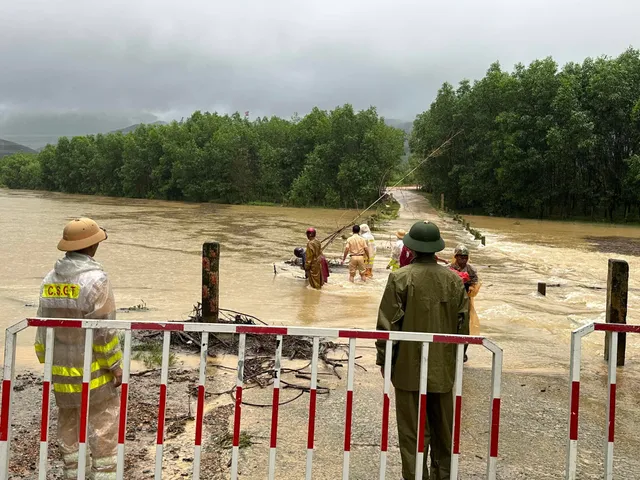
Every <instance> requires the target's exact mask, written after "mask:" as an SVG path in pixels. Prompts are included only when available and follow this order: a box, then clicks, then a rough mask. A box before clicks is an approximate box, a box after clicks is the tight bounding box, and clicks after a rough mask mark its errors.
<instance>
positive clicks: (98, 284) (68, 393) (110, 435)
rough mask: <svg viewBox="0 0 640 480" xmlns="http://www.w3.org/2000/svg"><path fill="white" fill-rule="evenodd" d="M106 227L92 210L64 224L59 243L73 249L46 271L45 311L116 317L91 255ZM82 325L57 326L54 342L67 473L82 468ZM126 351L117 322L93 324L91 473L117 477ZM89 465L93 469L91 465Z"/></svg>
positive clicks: (41, 334) (99, 478)
mask: <svg viewBox="0 0 640 480" xmlns="http://www.w3.org/2000/svg"><path fill="white" fill-rule="evenodd" d="M106 239H107V232H106V231H105V230H104V229H102V228H100V227H99V226H98V224H97V223H96V222H94V221H93V220H91V219H90V218H79V219H77V220H73V221H72V222H70V223H68V224H67V226H66V227H64V232H63V236H62V240H60V242H59V243H58V250H62V251H63V252H67V253H66V255H65V256H64V257H63V258H61V259H60V260H58V261H57V263H56V265H55V268H54V269H53V270H51V272H49V274H47V276H46V277H45V278H44V281H43V282H42V286H41V288H40V304H39V307H38V316H39V317H50V318H80V319H83V318H87V319H100V320H114V319H115V317H116V304H115V299H114V296H113V290H112V288H111V283H110V282H109V278H108V277H107V274H106V273H105V272H104V271H103V269H102V265H100V264H99V263H98V262H96V261H95V260H94V259H93V257H94V256H95V254H96V251H97V250H98V244H99V243H100V242H102V241H104V240H106ZM85 332H86V330H84V329H82V328H55V329H54V335H55V339H54V349H53V367H52V373H53V392H54V395H55V399H56V405H57V406H58V442H59V444H60V453H62V461H63V470H64V475H63V476H64V478H76V477H77V475H78V451H79V443H78V441H79V431H80V425H82V424H83V420H81V419H80V407H81V392H82V370H83V368H84V343H85V342H84V339H85ZM46 335H47V329H46V328H44V327H38V330H37V332H36V341H35V349H36V354H37V356H38V360H39V361H40V363H44V361H45V342H46ZM121 359H122V352H121V350H120V342H119V341H118V337H117V335H116V331H115V330H111V329H106V328H97V329H95V330H94V331H93V354H92V359H91V382H90V384H89V385H90V387H89V388H90V390H91V392H90V395H89V402H90V405H89V419H88V420H89V447H90V451H91V461H89V449H87V463H86V466H87V472H86V475H87V478H89V475H91V477H90V478H93V479H95V480H112V479H113V480H115V479H116V465H117V458H116V454H117V448H118V417H119V413H120V397H119V396H118V394H117V391H116V388H117V387H119V386H120V385H121V383H122V369H121V368H120V364H121V362H122V360H121ZM89 468H91V472H89V471H88V470H89Z"/></svg>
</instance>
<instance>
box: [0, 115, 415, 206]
mask: <svg viewBox="0 0 640 480" xmlns="http://www.w3.org/2000/svg"><path fill="white" fill-rule="evenodd" d="M403 142H404V132H403V131H402V130H399V129H396V128H393V127H390V126H387V125H385V123H384V119H383V118H382V117H380V116H378V113H377V112H376V109H375V108H373V107H371V108H369V109H367V110H362V111H359V112H355V111H354V109H353V107H352V106H351V105H344V106H342V107H338V108H336V109H335V110H333V111H330V112H327V111H323V110H320V109H318V108H314V109H313V110H312V111H311V112H310V113H309V114H308V115H306V116H305V117H304V118H300V117H298V116H297V115H296V116H294V118H292V119H291V120H284V119H282V118H278V117H271V118H266V117H265V118H258V119H257V120H255V121H249V120H247V119H245V118H242V117H241V116H240V115H239V114H237V113H236V114H234V115H218V114H216V113H201V112H195V113H194V114H193V115H192V116H191V117H190V118H189V119H187V120H186V121H184V122H182V123H178V122H173V123H171V124H168V125H153V126H148V125H142V126H140V127H139V128H137V129H136V130H135V131H133V132H131V133H128V134H122V133H109V134H104V135H102V134H98V135H87V136H79V137H73V138H71V139H69V138H66V137H62V138H60V139H59V140H58V143H57V145H48V146H47V147H45V148H44V150H42V151H41V152H40V153H39V154H37V155H29V154H16V155H11V156H8V157H4V158H2V159H0V184H2V185H4V186H6V187H8V188H24V189H44V190H51V191H59V192H66V193H80V194H91V195H107V196H118V197H136V198H153V199H166V200H186V201H195V202H207V201H211V202H220V203H249V202H269V203H288V204H292V205H299V206H312V205H319V206H327V207H353V206H355V204H356V202H358V203H359V205H362V204H363V203H366V202H372V201H374V200H375V199H376V198H377V197H378V195H379V190H380V186H381V185H383V186H384V184H385V183H384V181H385V178H387V177H389V176H390V175H392V174H393V172H394V170H396V169H397V168H398V167H399V165H400V159H401V156H402V155H403Z"/></svg>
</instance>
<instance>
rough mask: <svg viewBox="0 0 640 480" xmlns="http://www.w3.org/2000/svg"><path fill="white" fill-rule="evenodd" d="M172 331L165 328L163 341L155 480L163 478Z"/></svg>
mask: <svg viewBox="0 0 640 480" xmlns="http://www.w3.org/2000/svg"><path fill="white" fill-rule="evenodd" d="M170 345H171V332H170V331H169V330H165V332H164V339H163V341H162V367H161V370H160V397H159V399H158V432H157V433H158V435H157V438H156V473H155V480H162V454H163V451H164V422H165V417H166V410H167V383H168V382H169V356H170V352H169V347H170Z"/></svg>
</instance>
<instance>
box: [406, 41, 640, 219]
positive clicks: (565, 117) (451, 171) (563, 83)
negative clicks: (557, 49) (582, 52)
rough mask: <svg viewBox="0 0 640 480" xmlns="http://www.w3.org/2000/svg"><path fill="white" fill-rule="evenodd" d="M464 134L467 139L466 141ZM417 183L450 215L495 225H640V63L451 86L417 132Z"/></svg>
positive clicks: (628, 56) (629, 54) (629, 60)
mask: <svg viewBox="0 0 640 480" xmlns="http://www.w3.org/2000/svg"><path fill="white" fill-rule="evenodd" d="M460 131H461V132H460ZM456 132H460V133H459V134H458V135H457V136H456V137H455V138H454V139H453V141H452V142H451V146H450V147H449V148H448V149H446V150H445V152H444V153H443V154H442V155H440V156H438V157H437V158H434V159H432V160H429V161H428V162H425V163H424V164H423V166H421V168H420V169H418V171H417V172H416V179H417V181H418V182H420V183H421V184H422V185H424V187H425V188H426V189H427V190H428V191H430V192H432V193H433V194H435V195H438V196H439V194H440V193H444V194H445V197H446V202H447V206H448V207H450V208H455V209H468V210H473V211H478V212H484V213H488V214H493V215H525V216H536V217H541V218H542V217H560V218H567V217H583V218H605V219H608V220H623V219H624V220H637V219H638V214H639V213H638V207H639V206H640V53H639V52H638V50H633V49H629V50H627V51H626V52H624V53H623V54H622V55H620V56H619V57H617V58H609V57H602V58H597V59H591V58H588V59H586V60H585V61H584V62H583V63H582V64H578V63H568V64H567V65H565V66H564V67H563V68H562V69H559V67H558V65H557V63H556V62H555V61H554V60H553V59H551V58H546V59H544V60H537V61H534V62H533V63H531V64H530V65H529V66H528V67H525V66H524V65H521V64H519V65H516V66H515V68H514V69H513V72H511V73H509V72H505V71H503V70H502V69H501V67H500V65H499V64H498V63H495V64H493V65H491V67H490V68H489V70H488V71H487V74H486V76H485V77H484V78H483V79H482V80H479V81H476V82H474V83H473V84H472V83H471V82H469V81H467V80H464V81H462V82H460V84H459V85H458V87H457V88H454V87H453V86H452V85H450V84H448V83H445V84H444V85H443V86H442V88H441V89H440V90H439V92H438V95H437V98H436V99H435V101H434V102H433V103H432V104H431V107H430V108H429V110H427V111H426V112H424V113H422V114H420V115H419V116H418V117H417V119H416V121H415V122H414V128H413V133H412V136H411V140H410V145H411V149H412V151H413V154H414V157H413V159H412V161H413V162H414V164H416V163H417V162H419V161H420V159H422V158H424V157H425V156H426V155H427V154H428V153H429V152H431V151H432V150H433V149H434V148H436V147H437V146H439V145H440V144H441V143H442V142H444V141H445V140H446V139H447V138H450V137H451V136H453V135H454V134H455V133H456Z"/></svg>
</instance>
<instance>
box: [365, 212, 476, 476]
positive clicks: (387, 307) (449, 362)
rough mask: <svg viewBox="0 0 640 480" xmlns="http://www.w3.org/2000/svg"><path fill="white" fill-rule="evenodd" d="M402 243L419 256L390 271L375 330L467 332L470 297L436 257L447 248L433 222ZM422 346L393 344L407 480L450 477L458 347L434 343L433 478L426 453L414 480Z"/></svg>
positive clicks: (430, 392) (428, 441)
mask: <svg viewBox="0 0 640 480" xmlns="http://www.w3.org/2000/svg"><path fill="white" fill-rule="evenodd" d="M403 242H404V244H405V245H406V246H407V248H409V249H410V250H411V251H412V252H414V254H415V258H414V260H413V261H412V263H411V264H410V265H407V266H406V267H403V268H400V269H399V270H397V271H395V272H391V273H390V274H389V280H388V281H387V286H386V288H385V291H384V294H383V296H382V301H381V302H380V309H379V311H378V324H377V327H376V328H377V329H378V330H385V331H392V330H393V331H402V332H424V333H443V334H462V335H468V334H469V317H468V315H469V298H468V297H467V293H466V292H465V290H464V285H463V284H462V282H461V281H460V278H459V277H458V275H456V274H455V273H454V272H452V271H451V270H449V269H448V268H442V267H441V266H439V265H438V263H437V261H436V256H435V254H436V252H439V251H441V250H443V249H444V241H443V240H442V238H441V236H440V230H439V229H438V227H437V226H436V225H435V224H433V223H429V222H418V223H415V224H414V225H413V226H412V227H411V230H409V233H408V234H406V235H405V237H404V239H403ZM376 348H377V357H376V364H377V365H379V366H380V369H381V372H382V374H383V375H384V361H385V350H386V340H377V341H376ZM421 348H422V345H421V343H420V342H398V343H397V344H396V345H394V346H393V349H394V350H393V355H392V366H391V383H392V384H393V386H394V388H395V394H396V419H397V423H398V441H399V444H400V455H401V457H402V476H403V478H404V480H422V479H428V478H431V479H432V480H449V479H450V474H449V471H450V465H451V435H452V427H453V396H452V391H451V390H452V389H453V382H454V378H455V370H456V349H457V345H455V344H445V343H432V344H430V346H429V366H428V376H427V398H428V400H427V415H426V418H425V419H424V421H425V429H424V435H425V438H424V443H425V446H427V445H428V446H429V447H430V450H431V477H430V476H429V472H428V468H427V467H428V465H427V463H428V462H427V458H428V455H426V453H427V452H426V451H425V456H424V469H423V472H424V473H423V476H422V479H416V478H415V464H416V442H417V437H418V434H417V425H418V403H419V397H420V394H419V390H420V369H419V368H418V366H419V365H420V358H421ZM422 373H423V374H424V373H425V372H422Z"/></svg>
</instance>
